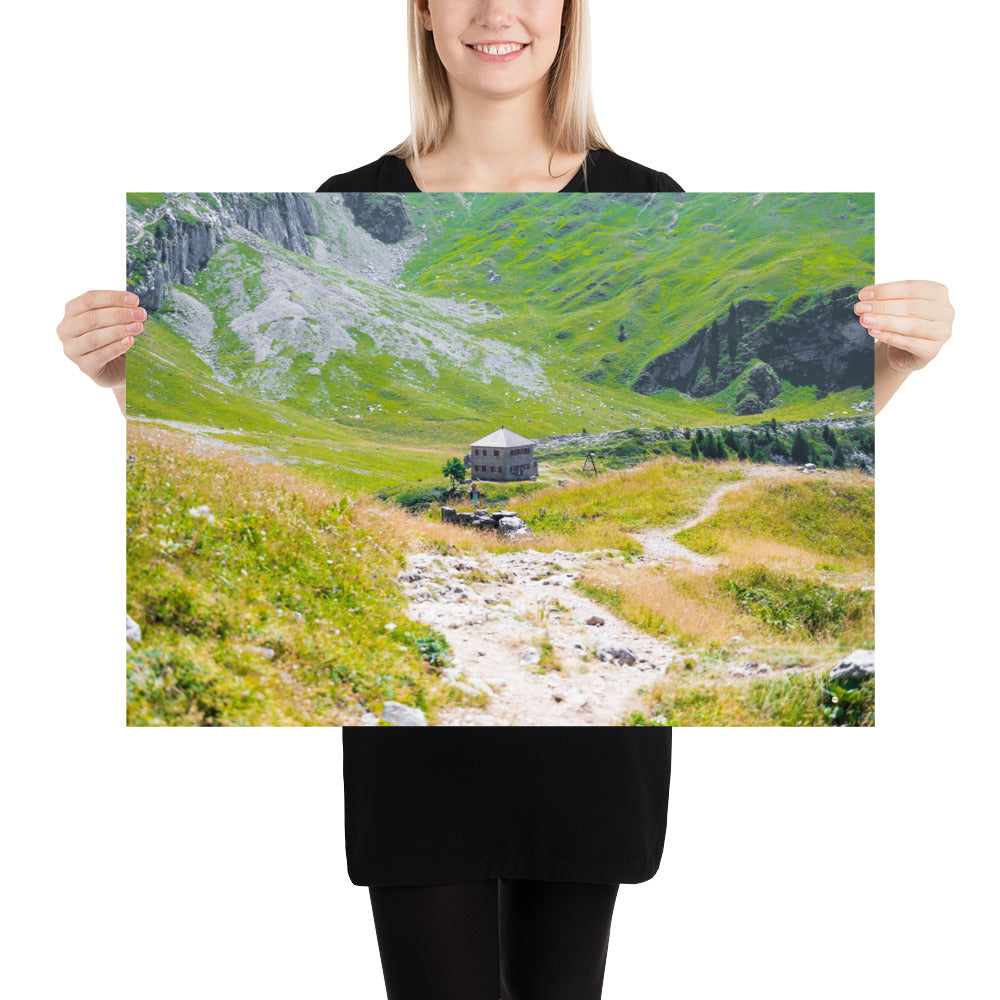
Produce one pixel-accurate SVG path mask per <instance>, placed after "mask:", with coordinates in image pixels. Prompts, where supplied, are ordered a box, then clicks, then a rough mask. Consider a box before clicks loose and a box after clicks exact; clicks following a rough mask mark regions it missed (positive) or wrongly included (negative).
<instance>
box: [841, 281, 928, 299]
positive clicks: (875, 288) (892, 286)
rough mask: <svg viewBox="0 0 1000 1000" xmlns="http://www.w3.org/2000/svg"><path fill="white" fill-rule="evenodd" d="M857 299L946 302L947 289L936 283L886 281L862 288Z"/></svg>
mask: <svg viewBox="0 0 1000 1000" xmlns="http://www.w3.org/2000/svg"><path fill="white" fill-rule="evenodd" d="M858 297H859V298H860V299H862V300H863V301H864V300H874V299H879V300H881V299H929V300H935V301H938V300H942V299H943V300H944V301H945V302H947V301H948V289H947V288H946V287H945V286H944V285H942V284H941V283H940V282H938V281H886V282H883V283H882V284H881V285H868V286H867V287H865V288H862V289H861V291H860V292H859V293H858Z"/></svg>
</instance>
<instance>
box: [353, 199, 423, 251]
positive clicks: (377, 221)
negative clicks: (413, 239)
mask: <svg viewBox="0 0 1000 1000" xmlns="http://www.w3.org/2000/svg"><path fill="white" fill-rule="evenodd" d="M344 204H345V205H346V206H347V208H348V209H349V210H350V212H351V215H352V216H354V223H355V225H357V226H360V227H361V228H362V229H364V230H365V232H367V233H370V234H371V235H372V236H374V237H375V239H377V240H379V241H380V242H382V243H399V242H400V240H403V239H405V238H406V237H407V236H409V235H410V233H412V232H413V221H412V219H411V218H410V212H409V209H408V208H407V207H406V203H405V202H404V201H403V199H402V198H401V197H400V196H399V195H398V194H369V193H367V192H362V191H348V192H345V194H344Z"/></svg>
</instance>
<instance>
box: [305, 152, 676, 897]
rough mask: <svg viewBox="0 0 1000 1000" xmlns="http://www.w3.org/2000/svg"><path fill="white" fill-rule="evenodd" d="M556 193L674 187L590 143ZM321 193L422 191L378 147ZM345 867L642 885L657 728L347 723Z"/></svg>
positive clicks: (658, 768) (395, 874) (657, 827)
mask: <svg viewBox="0 0 1000 1000" xmlns="http://www.w3.org/2000/svg"><path fill="white" fill-rule="evenodd" d="M586 167H587V179H586V184H585V183H584V170H583V167H581V168H580V170H578V171H577V173H576V174H575V175H574V176H573V178H572V179H571V180H570V182H569V183H568V184H567V185H566V186H565V187H564V188H562V190H563V191H567V192H572V191H579V192H584V191H682V190H683V189H682V188H681V187H680V186H679V185H678V184H677V182H676V181H674V180H673V179H672V178H671V177H669V176H668V175H667V174H664V173H660V172H659V171H656V170H651V169H649V168H648V167H644V166H642V165H641V164H639V163H635V162H634V161H633V160H627V159H625V158H624V157H622V156H618V154H617V153H612V152H610V151H609V150H592V151H591V152H590V153H589V154H588V156H587V161H586ZM319 190H320V191H395V192H401V193H407V192H410V193H412V192H418V191H419V188H418V187H417V185H416V183H415V182H414V180H413V176H412V175H411V174H410V171H409V169H408V168H407V166H406V163H405V161H404V160H401V159H400V158H399V157H397V156H382V157H380V158H379V159H377V160H375V161H373V162H372V163H368V164H366V165H365V166H363V167H359V168H358V169H356V170H351V171H349V172H348V173H345V174H338V175H336V176H334V177H331V178H330V179H329V180H327V181H326V182H325V183H324V184H323V186H322V187H321V188H320V189H319ZM343 733H344V739H343V748H344V830H345V834H346V844H347V872H348V875H349V876H350V879H351V881H352V882H353V883H354V884H355V885H420V884H445V883H452V882H466V881H472V880H474V879H487V878H531V879H547V880H551V881H571V882H604V883H619V882H645V881H646V880H647V879H650V878H652V877H653V875H654V874H655V873H656V870H657V868H659V865H660V858H661V857H662V854H663V842H664V838H665V836H666V829H667V800H668V794H669V789H670V756H671V755H670V750H671V736H672V730H670V729H669V728H666V727H612V726H590V727H588V726H566V727H560V726H536V727H531V726H513V727H499V728H487V727H483V728H480V727H476V726H472V727H446V726H440V727H427V728H423V727H400V728H395V727H392V728H390V727H385V726H351V727H346V728H345V729H344V730H343Z"/></svg>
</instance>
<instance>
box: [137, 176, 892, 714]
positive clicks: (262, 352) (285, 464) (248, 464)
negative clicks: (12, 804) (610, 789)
mask: <svg viewBox="0 0 1000 1000" xmlns="http://www.w3.org/2000/svg"><path fill="white" fill-rule="evenodd" d="M873 230H874V199H873V196H872V195H870V194H859V193H847V194H754V193H735V194H729V193H726V194H586V195H583V194H581V195H565V194H559V195H544V194H532V195H512V194H464V195H461V194H419V195H394V194H329V195H306V194H239V193H221V194H220V193H216V194H155V193H154V194H150V193H145V194H130V195H129V196H128V199H127V255H128V257H127V259H128V265H127V266H128V281H129V287H130V288H131V289H132V290H133V291H135V292H137V293H138V294H139V295H140V299H141V302H142V304H143V306H144V307H145V308H146V309H147V311H148V312H149V314H150V319H149V321H148V322H147V323H146V331H145V333H144V334H143V335H142V336H141V337H140V338H139V340H138V342H137V343H136V345H135V347H134V348H133V350H132V351H130V354H129V358H128V418H129V419H128V463H127V465H128V471H127V491H128V500H127V511H128V513H127V517H128V583H127V601H128V610H129V615H130V618H131V621H132V623H133V626H130V627H131V628H132V638H131V639H130V640H129V641H130V649H129V651H128V671H127V685H128V700H127V706H128V708H127V711H128V721H129V724H131V725H182V726H184V725H241V726H247V725H250V726H268V725H283V726H284V725H292V726H300V725H326V726H330V725H332V726H336V725H376V724H389V725H400V724H402V725H411V724H416V725H425V724H431V725H510V724H516V725H616V724H631V725H677V726H720V725H721V726H746V725H751V726H766V725H791V726H814V725H848V726H857V725H871V724H873V721H874V654H873V650H874V468H875V449H874V423H873V418H872V409H873V406H872V403H873V389H872V381H873V367H872V356H873V352H872V343H873V342H872V341H871V338H870V337H869V336H868V334H867V333H866V331H865V330H864V329H863V328H862V327H861V325H860V324H859V323H858V322H857V319H856V317H855V315H854V312H853V305H854V303H855V302H856V301H857V293H858V291H859V290H860V289H861V288H862V287H864V286H865V285H867V284H870V283H871V282H872V280H873V275H874V243H873Z"/></svg>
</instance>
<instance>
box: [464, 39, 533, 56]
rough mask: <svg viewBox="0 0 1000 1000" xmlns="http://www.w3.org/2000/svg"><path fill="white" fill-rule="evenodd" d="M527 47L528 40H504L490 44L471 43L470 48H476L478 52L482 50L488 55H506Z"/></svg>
mask: <svg viewBox="0 0 1000 1000" xmlns="http://www.w3.org/2000/svg"><path fill="white" fill-rule="evenodd" d="M527 47H528V43H527V42H503V43H501V44H490V45H472V44H469V48H470V49H475V50H476V51H477V52H482V53H483V54H484V55H488V56H506V55H510V53H511V52H520V51H521V49H524V48H527Z"/></svg>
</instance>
